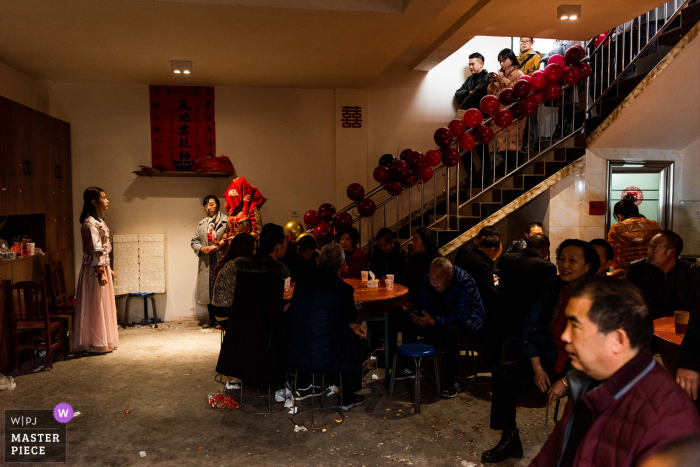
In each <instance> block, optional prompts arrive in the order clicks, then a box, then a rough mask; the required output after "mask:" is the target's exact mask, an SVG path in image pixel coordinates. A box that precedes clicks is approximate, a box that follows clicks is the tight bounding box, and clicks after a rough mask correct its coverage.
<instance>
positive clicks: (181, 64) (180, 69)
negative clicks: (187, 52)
mask: <svg viewBox="0 0 700 467" xmlns="http://www.w3.org/2000/svg"><path fill="white" fill-rule="evenodd" d="M170 64H171V66H172V69H173V73H184V74H190V73H191V72H192V62H189V61H185V60H172V61H171V62H170Z"/></svg>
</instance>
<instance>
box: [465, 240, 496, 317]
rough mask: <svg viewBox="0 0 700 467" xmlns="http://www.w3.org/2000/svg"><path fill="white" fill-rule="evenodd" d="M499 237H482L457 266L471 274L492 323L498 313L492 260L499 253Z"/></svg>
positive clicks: (494, 259)
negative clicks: (476, 246)
mask: <svg viewBox="0 0 700 467" xmlns="http://www.w3.org/2000/svg"><path fill="white" fill-rule="evenodd" d="M501 251H503V247H502V246H501V239H500V238H498V237H496V236H490V237H486V238H484V239H483V240H482V241H481V243H480V244H479V248H477V249H476V250H475V251H472V252H471V253H467V254H466V255H464V256H462V258H461V259H460V262H459V264H457V266H459V267H460V268H462V269H464V270H465V271H466V272H467V274H469V275H470V276H472V279H474V282H476V287H477V288H478V289H479V295H481V301H482V302H483V304H484V309H485V310H486V316H487V318H488V320H489V321H490V322H491V323H493V322H494V321H495V318H496V314H497V313H498V286H497V285H496V284H495V280H494V279H495V278H494V276H493V262H494V261H496V259H497V258H498V257H499V256H500V255H501Z"/></svg>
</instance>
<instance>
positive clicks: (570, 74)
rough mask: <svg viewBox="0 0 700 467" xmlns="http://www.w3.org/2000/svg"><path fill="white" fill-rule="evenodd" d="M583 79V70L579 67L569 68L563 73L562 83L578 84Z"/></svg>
mask: <svg viewBox="0 0 700 467" xmlns="http://www.w3.org/2000/svg"><path fill="white" fill-rule="evenodd" d="M580 79H581V70H579V69H578V67H577V66H567V67H566V68H564V71H562V73H561V82H562V83H564V84H569V85H572V84H576V83H578V81H579V80H580Z"/></svg>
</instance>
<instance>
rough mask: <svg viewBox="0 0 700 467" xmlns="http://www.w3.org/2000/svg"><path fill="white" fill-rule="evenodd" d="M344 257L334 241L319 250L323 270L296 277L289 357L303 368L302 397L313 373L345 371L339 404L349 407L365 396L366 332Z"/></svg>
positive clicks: (298, 393)
mask: <svg viewBox="0 0 700 467" xmlns="http://www.w3.org/2000/svg"><path fill="white" fill-rule="evenodd" d="M344 261H345V254H344V252H343V249H342V248H341V247H340V245H339V244H338V243H330V244H328V245H326V246H324V247H323V249H322V250H321V253H320V254H319V257H318V266H319V267H318V269H317V270H316V271H314V272H312V273H310V274H307V275H305V276H302V277H300V278H299V280H298V281H297V282H296V284H295V287H294V295H293V296H292V301H291V304H290V307H289V327H288V329H289V332H288V339H287V354H286V357H285V361H286V363H287V365H288V366H289V368H290V369H292V370H297V372H298V374H297V388H296V390H295V393H296V396H297V398H299V399H303V398H305V397H308V395H309V393H310V392H311V381H310V378H309V374H310V373H314V374H333V373H340V372H342V385H341V393H342V399H343V400H342V401H341V402H340V405H341V408H342V410H350V409H351V408H352V407H355V406H357V405H360V404H362V403H363V402H364V401H365V397H364V396H361V395H358V394H355V392H356V391H359V390H360V389H362V363H361V361H360V353H359V351H360V347H359V339H358V336H360V337H362V338H364V337H366V336H367V334H366V330H365V328H364V326H363V325H361V324H356V321H357V308H356V307H355V300H354V294H355V291H354V289H353V288H352V286H351V285H350V284H347V283H346V282H344V281H343V280H342V279H341V278H340V275H339V274H340V268H341V267H342V266H343V262H344ZM307 386H308V387H307ZM320 389H321V391H322V390H323V388H320Z"/></svg>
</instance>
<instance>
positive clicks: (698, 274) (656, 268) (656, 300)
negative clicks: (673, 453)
mask: <svg viewBox="0 0 700 467" xmlns="http://www.w3.org/2000/svg"><path fill="white" fill-rule="evenodd" d="M682 251H683V239H681V237H680V236H679V235H678V234H677V233H675V232H672V231H670V230H662V231H661V232H660V233H658V234H656V235H655V236H654V237H653V238H652V239H651V242H649V246H648V249H647V257H646V258H643V259H639V260H637V261H633V262H632V263H630V266H629V268H628V269H627V272H626V273H625V279H627V280H628V281H630V282H632V283H633V284H634V285H636V286H637V287H639V288H640V289H642V292H643V293H644V300H645V301H646V303H647V306H648V307H649V312H650V313H651V316H652V318H653V319H657V318H662V317H664V316H673V315H674V311H675V310H683V311H689V312H690V322H689V323H688V329H687V330H686V333H685V337H684V338H683V343H682V344H681V350H680V352H679V354H678V360H677V361H676V367H677V368H678V372H677V373H676V380H677V381H678V383H679V384H680V385H681V387H682V388H683V389H684V390H685V391H686V392H687V393H688V394H689V395H690V396H691V397H692V398H693V400H694V401H696V404H698V386H700V357H699V356H700V267H698V266H697V265H695V264H692V263H689V262H687V261H683V260H681V259H679V257H680V255H681V252H682Z"/></svg>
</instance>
